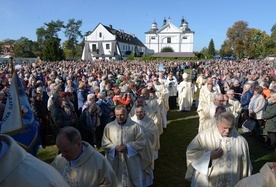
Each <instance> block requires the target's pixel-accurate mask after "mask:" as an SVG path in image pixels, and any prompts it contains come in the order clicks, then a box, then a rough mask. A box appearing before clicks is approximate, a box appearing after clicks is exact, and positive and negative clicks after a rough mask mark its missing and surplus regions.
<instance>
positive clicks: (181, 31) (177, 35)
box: [145, 18, 195, 53]
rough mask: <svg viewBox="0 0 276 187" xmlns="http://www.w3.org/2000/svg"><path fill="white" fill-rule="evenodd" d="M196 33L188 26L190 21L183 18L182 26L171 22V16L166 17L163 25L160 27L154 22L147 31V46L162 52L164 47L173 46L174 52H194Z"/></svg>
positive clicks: (155, 51) (156, 51)
mask: <svg viewBox="0 0 276 187" xmlns="http://www.w3.org/2000/svg"><path fill="white" fill-rule="evenodd" d="M194 33H195V32H193V31H191V30H190V29H189V27H188V23H187V22H186V21H185V20H184V19H183V18H182V20H181V25H180V27H177V26H175V25H174V24H172V23H171V20H170V18H169V19H168V23H167V20H166V19H164V21H163V26H162V27H161V28H160V29H158V28H157V23H156V22H153V23H152V27H151V30H150V31H148V32H146V33H145V34H146V43H145V46H146V47H147V48H148V49H151V50H153V51H154V53H158V52H161V50H162V49H163V48H164V47H171V48H172V49H173V50H174V52H188V53H190V52H191V53H192V52H193V50H194Z"/></svg>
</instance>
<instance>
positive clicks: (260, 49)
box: [246, 28, 269, 57]
mask: <svg viewBox="0 0 276 187" xmlns="http://www.w3.org/2000/svg"><path fill="white" fill-rule="evenodd" d="M268 38H269V36H268V35H267V34H266V33H265V32H264V31H261V30H259V29H254V28H250V29H249V31H248V33H247V41H246V55H247V56H249V57H262V56H264V55H265V43H266V41H267V39H268Z"/></svg>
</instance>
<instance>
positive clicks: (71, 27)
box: [64, 19, 82, 59]
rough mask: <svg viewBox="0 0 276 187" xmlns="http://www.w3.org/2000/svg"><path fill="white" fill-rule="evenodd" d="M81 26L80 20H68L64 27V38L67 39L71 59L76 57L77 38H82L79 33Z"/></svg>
mask: <svg viewBox="0 0 276 187" xmlns="http://www.w3.org/2000/svg"><path fill="white" fill-rule="evenodd" d="M81 25H82V21H81V20H77V21H75V19H69V20H68V23H67V25H66V26H65V32H64V33H65V36H66V37H67V38H68V40H67V44H66V46H67V48H69V49H71V55H72V56H71V57H72V59H74V58H75V56H76V53H77V51H76V46H77V44H78V37H82V34H81V32H80V30H79V29H80V27H81Z"/></svg>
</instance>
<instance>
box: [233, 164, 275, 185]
mask: <svg viewBox="0 0 276 187" xmlns="http://www.w3.org/2000/svg"><path fill="white" fill-rule="evenodd" d="M253 186H258V187H270V186H271V187H272V186H276V163H275V162H267V163H266V164H265V165H264V166H263V167H262V168H261V170H260V172H259V173H256V174H254V175H251V176H249V177H246V178H244V179H242V180H241V181H240V182H238V184H237V185H236V186H235V187H253Z"/></svg>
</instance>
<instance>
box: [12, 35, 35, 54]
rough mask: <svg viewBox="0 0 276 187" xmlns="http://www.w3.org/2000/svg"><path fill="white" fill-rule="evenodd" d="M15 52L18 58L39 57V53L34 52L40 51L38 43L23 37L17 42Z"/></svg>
mask: <svg viewBox="0 0 276 187" xmlns="http://www.w3.org/2000/svg"><path fill="white" fill-rule="evenodd" d="M13 50H14V54H15V56H16V57H26V58H27V57H37V55H38V53H36V54H35V53H34V52H37V51H39V47H38V44H37V42H33V41H32V40H29V39H28V38H26V37H21V38H20V39H18V40H16V42H15V44H14V49H13Z"/></svg>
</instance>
